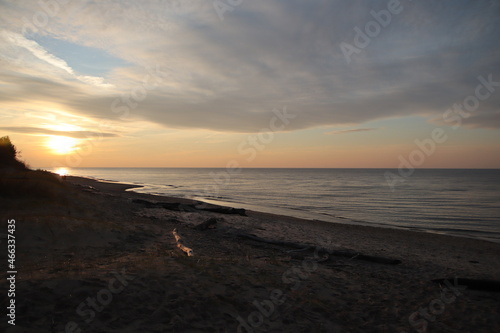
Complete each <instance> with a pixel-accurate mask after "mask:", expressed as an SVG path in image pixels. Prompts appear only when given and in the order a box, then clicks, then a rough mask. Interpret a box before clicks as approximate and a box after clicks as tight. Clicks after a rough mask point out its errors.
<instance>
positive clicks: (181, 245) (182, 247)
mask: <svg viewBox="0 0 500 333" xmlns="http://www.w3.org/2000/svg"><path fill="white" fill-rule="evenodd" d="M172 234H173V235H174V238H175V242H176V243H177V247H178V248H179V249H180V250H181V251H182V252H184V253H185V254H187V256H188V257H192V256H194V252H193V250H192V249H190V248H189V247H187V246H185V245H184V243H183V240H182V238H181V236H179V234H178V233H177V229H174V230H173V231H172Z"/></svg>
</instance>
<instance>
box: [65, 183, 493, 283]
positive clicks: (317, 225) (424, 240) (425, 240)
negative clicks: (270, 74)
mask: <svg viewBox="0 0 500 333" xmlns="http://www.w3.org/2000/svg"><path fill="white" fill-rule="evenodd" d="M69 177H71V178H70V179H69V181H70V182H71V181H72V182H75V180H76V183H77V184H81V185H87V186H94V187H96V188H97V189H98V190H102V191H113V192H117V193H121V194H122V195H125V196H126V197H129V198H131V197H134V198H135V197H137V198H145V199H148V200H151V201H153V202H154V201H157V202H167V203H173V202H180V203H182V204H190V203H203V201H202V200H194V199H189V198H179V197H171V196H164V195H156V194H146V193H139V192H134V191H133V189H134V188H140V187H142V186H140V185H134V184H126V183H121V182H109V181H100V180H97V179H92V178H87V177H77V176H69ZM208 205H213V206H216V207H217V206H220V207H223V206H222V205H217V204H212V203H208ZM234 206H235V207H234V208H241V206H238V205H234ZM246 212H247V215H248V216H249V217H255V218H257V219H262V220H273V219H274V220H277V221H286V223H289V224H292V225H295V226H296V227H297V228H299V229H300V230H305V229H311V228H313V227H314V230H315V232H316V233H317V234H321V233H322V232H324V231H325V230H327V231H329V232H335V233H336V234H342V235H343V237H344V238H345V239H347V238H350V240H349V241H343V242H342V243H340V244H337V246H339V247H344V248H349V249H352V248H354V249H356V250H358V251H368V252H371V253H374V254H385V253H390V254H392V253H395V254H396V253H398V252H400V250H401V249H402V248H404V246H405V244H404V243H405V242H407V240H408V239H411V242H412V243H418V244H420V245H425V244H427V246H428V247H429V248H431V249H432V252H434V253H435V255H433V256H434V257H440V255H438V253H440V252H441V257H443V258H446V260H444V261H448V263H449V262H452V261H453V259H452V258H448V257H446V256H445V254H444V252H445V251H440V249H439V247H440V246H441V245H442V244H446V243H453V244H455V243H462V245H463V246H465V247H467V246H470V247H476V246H479V247H482V246H483V245H484V246H488V244H489V245H491V246H492V247H497V248H498V250H499V252H498V254H499V256H498V258H499V259H500V243H497V242H493V241H490V240H485V239H480V238H472V237H460V236H455V235H448V234H441V233H435V232H427V231H424V230H422V231H420V230H418V231H417V230H410V229H407V228H403V227H394V228H392V227H385V226H380V225H360V224H351V223H342V222H330V221H323V220H316V219H305V218H300V217H295V216H290V215H281V214H275V213H269V212H260V211H254V210H246ZM153 216H154V215H153ZM160 216H161V214H160ZM257 234H259V233H258V232H257ZM272 236H273V237H275V238H280V237H282V236H281V235H279V233H278V232H276V233H275V234H273V235H272ZM294 237H295V239H294V240H296V241H299V242H300V241H302V242H307V239H306V237H298V236H297V235H294ZM398 237H399V238H400V239H403V240H402V241H401V240H399V239H398ZM387 240H391V242H388V243H386V244H385V246H386V248H384V249H374V248H373V247H374V246H375V244H382V243H384V241H387ZM367 244H368V245H367ZM322 245H324V244H322ZM429 251H430V250H425V251H423V250H422V249H420V247H419V249H414V251H413V252H414V254H413V256H418V255H417V253H418V254H420V255H423V256H427V255H429ZM462 255H464V256H465V257H467V255H466V254H464V253H463V254H462ZM470 261H475V260H474V259H470ZM493 266H494V265H493ZM497 266H498V267H497V268H498V270H497V273H498V274H497V276H499V277H500V265H497Z"/></svg>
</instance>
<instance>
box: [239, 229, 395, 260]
mask: <svg viewBox="0 0 500 333" xmlns="http://www.w3.org/2000/svg"><path fill="white" fill-rule="evenodd" d="M237 235H238V236H239V237H242V238H248V239H251V240H254V241H257V242H262V243H267V244H273V245H280V246H285V247H291V248H295V249H300V250H303V251H305V250H309V251H313V250H314V251H315V252H317V253H320V254H321V253H327V254H330V255H334V256H339V257H346V258H349V259H356V260H364V261H370V262H375V263H379V264H387V265H398V264H400V263H401V260H398V259H392V258H386V257H379V256H371V255H366V254H362V253H359V252H355V251H351V250H343V251H340V250H331V249H326V248H323V247H313V246H310V245H307V244H300V243H293V242H286V241H276V240H271V239H265V238H261V237H257V236H254V235H249V234H245V233H239V234H237Z"/></svg>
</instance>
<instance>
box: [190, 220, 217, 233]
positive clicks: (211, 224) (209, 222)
mask: <svg viewBox="0 0 500 333" xmlns="http://www.w3.org/2000/svg"><path fill="white" fill-rule="evenodd" d="M216 224H217V218H215V217H211V218H209V219H208V220H206V221H205V222H202V223H200V224H198V225H197V226H195V227H194V228H193V229H195V230H207V229H214V228H215V225H216Z"/></svg>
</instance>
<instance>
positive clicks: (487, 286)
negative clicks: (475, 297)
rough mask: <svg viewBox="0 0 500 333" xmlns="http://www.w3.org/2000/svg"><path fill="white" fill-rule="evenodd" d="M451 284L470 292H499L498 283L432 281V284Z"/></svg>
mask: <svg viewBox="0 0 500 333" xmlns="http://www.w3.org/2000/svg"><path fill="white" fill-rule="evenodd" d="M445 281H448V283H447V284H452V285H454V286H455V287H466V288H467V289H470V290H480V291H493V292H500V281H495V280H484V279H466V278H450V279H434V280H432V282H436V283H439V284H443V283H445Z"/></svg>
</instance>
